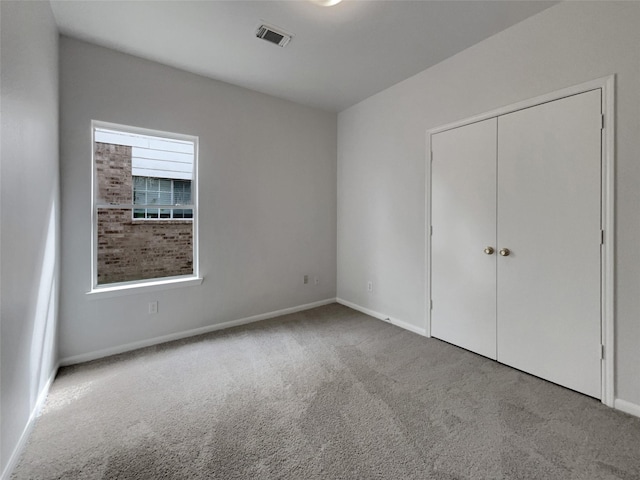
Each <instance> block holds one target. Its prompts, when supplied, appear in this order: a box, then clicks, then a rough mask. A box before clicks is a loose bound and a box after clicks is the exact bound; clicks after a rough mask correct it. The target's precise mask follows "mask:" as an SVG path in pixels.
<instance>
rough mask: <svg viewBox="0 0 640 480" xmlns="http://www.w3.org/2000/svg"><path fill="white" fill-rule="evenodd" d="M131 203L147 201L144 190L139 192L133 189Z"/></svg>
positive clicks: (142, 203) (140, 203)
mask: <svg viewBox="0 0 640 480" xmlns="http://www.w3.org/2000/svg"><path fill="white" fill-rule="evenodd" d="M133 203H134V204H139V205H144V204H145V203H147V194H146V193H145V192H144V191H142V192H139V191H137V190H135V191H134V192H133Z"/></svg>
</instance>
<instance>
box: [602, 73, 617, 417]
mask: <svg viewBox="0 0 640 480" xmlns="http://www.w3.org/2000/svg"><path fill="white" fill-rule="evenodd" d="M602 112H603V113H604V120H605V124H604V129H603V130H602V228H603V229H604V246H603V252H602V254H603V258H602V260H603V264H602V344H603V345H604V359H603V360H604V361H603V362H602V403H604V404H605V405H607V406H609V407H613V406H614V402H615V400H614V399H615V378H616V367H615V341H614V339H615V337H614V335H615V307H614V298H615V290H614V289H615V248H616V243H615V185H616V183H615V165H616V162H615V158H616V157H615V122H616V116H615V76H614V75H611V76H609V77H607V78H606V79H605V80H604V84H603V86H602Z"/></svg>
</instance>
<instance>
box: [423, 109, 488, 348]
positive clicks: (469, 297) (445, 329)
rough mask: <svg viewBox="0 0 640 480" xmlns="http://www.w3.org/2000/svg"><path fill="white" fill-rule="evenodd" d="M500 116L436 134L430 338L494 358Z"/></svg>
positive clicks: (433, 176) (432, 138) (432, 139)
mask: <svg viewBox="0 0 640 480" xmlns="http://www.w3.org/2000/svg"><path fill="white" fill-rule="evenodd" d="M496 125H497V119H495V118H492V119H489V120H485V121H483V122H478V123H474V124H471V125H466V126H464V127H460V128H456V129H453V130H448V131H446V132H442V133H438V134H436V135H433V136H432V137H431V148H432V151H433V157H432V158H433V162H432V165H431V180H432V181H431V185H432V189H431V202H432V204H431V205H432V207H431V212H432V214H431V215H432V217H431V225H432V226H433V236H432V243H431V298H432V299H433V310H432V313H431V335H432V336H434V337H437V338H440V339H442V340H445V341H447V342H451V343H453V344H455V345H459V346H461V347H463V348H466V349H468V350H471V351H473V352H476V353H479V354H481V355H485V356H487V357H490V358H493V359H495V358H496V254H495V253H493V254H491V255H487V254H485V253H484V249H485V247H494V248H495V245H496V243H495V242H496Z"/></svg>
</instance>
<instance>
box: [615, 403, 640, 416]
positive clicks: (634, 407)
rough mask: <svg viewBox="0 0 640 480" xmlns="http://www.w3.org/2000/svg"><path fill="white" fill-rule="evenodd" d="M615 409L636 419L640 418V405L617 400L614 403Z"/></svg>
mask: <svg viewBox="0 0 640 480" xmlns="http://www.w3.org/2000/svg"><path fill="white" fill-rule="evenodd" d="M613 408H615V409H616V410H620V411H621V412H624V413H628V414H629V415H634V416H636V417H640V405H638V404H636V403H631V402H627V401H626V400H620V399H619V398H616V399H615V401H614V403H613Z"/></svg>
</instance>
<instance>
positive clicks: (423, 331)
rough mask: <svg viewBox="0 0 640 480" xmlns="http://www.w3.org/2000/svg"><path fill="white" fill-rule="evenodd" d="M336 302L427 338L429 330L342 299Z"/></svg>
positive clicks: (337, 299)
mask: <svg viewBox="0 0 640 480" xmlns="http://www.w3.org/2000/svg"><path fill="white" fill-rule="evenodd" d="M336 302H338V303H339V304H340V305H344V306H345V307H349V308H353V309H354V310H357V311H359V312H362V313H364V314H367V315H369V316H371V317H374V318H377V319H378V320H382V321H384V322H389V323H391V324H392V325H395V326H397V327H400V328H404V329H405V330H409V331H410V332H413V333H417V334H418V335H422V336H423V337H426V336H427V330H426V329H425V328H420V327H416V326H415V325H412V324H410V323H407V322H405V321H403V320H400V319H397V318H393V317H390V316H389V315H385V314H384V313H380V312H376V311H375V310H371V309H369V308H365V307H362V306H360V305H358V304H356V303H353V302H349V301H347V300H344V299H342V298H336Z"/></svg>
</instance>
